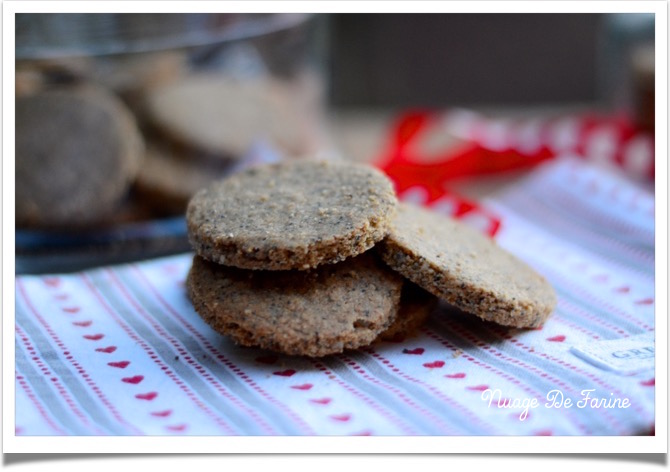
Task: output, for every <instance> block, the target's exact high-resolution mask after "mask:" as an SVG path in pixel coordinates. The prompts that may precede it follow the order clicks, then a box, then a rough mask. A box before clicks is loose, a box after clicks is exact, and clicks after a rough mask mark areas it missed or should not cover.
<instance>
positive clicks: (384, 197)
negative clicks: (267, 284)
mask: <svg viewBox="0 0 670 472" xmlns="http://www.w3.org/2000/svg"><path fill="white" fill-rule="evenodd" d="M396 204H397V200H396V197H395V193H394V191H393V186H392V184H391V182H390V181H389V180H388V178H387V177H386V176H385V175H384V174H382V173H381V172H380V171H378V170H377V169H374V168H373V167H370V166H366V165H362V164H352V163H348V162H326V161H311V160H296V161H290V162H289V161H286V162H281V163H277V164H268V165H263V166H257V167H252V168H249V169H247V170H244V171H242V172H239V173H236V174H234V175H232V176H230V177H228V178H226V179H224V180H222V181H220V182H216V183H215V184H213V185H211V186H209V187H207V188H206V189H204V190H201V191H200V192H198V193H197V194H196V195H195V196H194V197H193V198H192V199H191V201H190V202H189V205H188V208H187V211H186V219H187V225H188V235H189V240H190V242H191V245H192V246H193V248H194V249H195V251H196V252H197V253H198V254H199V255H201V256H202V257H204V258H206V259H209V260H211V261H214V262H218V263H220V264H226V265H232V266H235V267H240V268H243V269H261V270H288V269H298V270H306V269H310V268H313V267H316V266H318V265H320V264H326V263H335V262H339V261H342V260H344V259H346V258H347V257H351V256H355V255H358V254H361V253H363V252H365V251H367V250H368V249H370V248H371V247H372V246H373V245H374V244H375V243H377V242H379V241H381V240H382V239H383V238H384V237H385V236H386V234H387V232H388V226H389V224H390V220H391V218H393V215H394V214H395V208H396Z"/></svg>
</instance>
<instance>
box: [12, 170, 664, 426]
mask: <svg viewBox="0 0 670 472" xmlns="http://www.w3.org/2000/svg"><path fill="white" fill-rule="evenodd" d="M483 204H484V206H485V207H486V208H487V209H488V210H489V211H491V212H493V213H495V214H497V215H498V217H499V218H500V221H501V222H502V224H501V226H500V228H499V230H498V232H497V235H496V239H497V241H498V242H499V244H500V245H501V246H503V247H505V248H507V249H508V250H510V251H511V252H513V253H515V254H517V255H518V256H519V257H520V258H522V259H524V260H526V261H527V262H528V263H529V264H530V265H532V266H533V267H535V268H536V269H537V270H538V271H539V272H540V273H542V274H544V275H545V276H546V277H547V278H548V279H549V280H550V282H551V283H552V284H553V286H554V287H555V288H556V291H557V293H558V297H559V302H558V306H557V309H556V311H555V313H554V314H553V316H552V318H550V319H549V321H548V322H547V323H546V324H545V326H544V327H543V328H542V329H537V330H518V329H507V328H502V327H498V326H496V325H494V324H490V323H485V322H483V321H479V320H478V319H476V318H475V317H472V316H468V315H466V314H463V313H460V312H457V311H455V310H453V309H451V308H449V307H447V306H441V307H440V308H439V309H438V310H436V312H435V313H434V314H433V315H432V316H431V318H430V320H429V322H428V323H427V325H426V326H425V327H424V328H422V329H421V331H420V332H419V333H418V334H417V335H416V336H414V337H411V338H408V339H406V340H404V341H402V342H384V343H380V344H376V345H373V346H371V347H369V348H365V349H361V350H359V351H355V352H347V353H345V354H342V355H336V356H332V357H327V358H323V359H318V360H310V359H306V358H290V357H285V356H280V355H275V354H273V353H270V352H267V351H262V350H258V349H253V348H241V347H237V346H235V345H234V344H232V343H231V342H230V341H229V340H228V339H226V338H224V337H221V336H219V335H217V334H216V333H214V332H213V331H212V330H211V329H210V328H209V327H208V326H206V325H205V324H204V323H203V322H202V321H201V320H200V318H199V317H198V316H197V314H196V313H195V312H194V311H193V308H192V307H191V305H190V303H189V301H188V300H187V298H186V295H185V289H184V278H185V275H186V273H187V270H188V268H189V265H190V262H191V257H192V255H191V254H183V255H178V256H173V257H169V258H163V259H158V260H152V261H147V262H141V263H136V264H130V265H122V266H114V267H105V268H100V269H96V270H91V271H87V272H82V273H76V274H70V275H49V276H21V277H17V281H16V384H15V399H16V401H15V405H16V412H15V413H16V425H15V427H16V434H17V435H264V436H266V435H404V436H409V435H632V434H646V433H648V432H649V431H650V430H651V429H652V428H653V424H654V390H655V389H654V373H653V370H651V371H650V370H646V371H642V372H639V373H636V374H633V375H621V374H618V373H615V372H612V371H607V370H603V369H601V368H599V367H597V366H595V365H593V364H591V363H589V362H587V361H585V360H583V359H582V358H581V357H578V356H576V355H575V354H573V353H572V351H571V347H573V346H583V345H587V346H588V345H595V344H597V343H599V342H601V341H605V340H615V339H622V338H628V337H633V336H636V335H641V334H645V333H653V331H654V200H653V196H651V195H649V194H646V193H643V192H641V191H638V190H636V189H635V188H634V187H632V186H630V185H629V184H628V183H626V182H624V181H622V180H619V179H618V178H615V177H613V176H610V175H608V174H605V173H603V172H601V171H599V170H597V169H596V168H594V167H591V166H590V165H588V164H586V163H584V162H583V161H578V160H571V159H561V160H556V161H551V162H550V163H548V164H545V165H543V166H541V167H539V168H538V169H537V170H536V171H534V172H533V173H532V175H531V176H530V177H529V178H528V179H527V180H525V181H524V182H522V183H521V184H520V185H518V186H515V187H514V188H513V189H512V190H510V191H508V192H506V193H504V194H502V195H499V196H497V197H496V198H495V199H491V200H487V201H484V202H483ZM584 390H592V392H591V393H590V395H591V396H592V397H598V398H606V399H610V400H611V399H617V398H618V399H622V398H626V399H628V400H629V406H628V407H627V408H623V407H618V408H617V407H614V408H606V407H602V406H601V407H600V408H595V407H591V406H586V407H584V408H580V407H577V406H572V407H570V408H567V407H565V404H563V405H557V404H556V403H554V405H553V406H551V407H550V406H549V405H548V400H547V396H548V395H552V396H553V397H552V398H554V397H556V396H558V395H559V394H560V395H561V396H562V397H563V398H564V399H566V398H570V399H572V400H573V401H574V402H575V403H576V402H577V401H578V400H580V399H581V398H582V391H584ZM496 391H497V392H499V394H498V398H499V399H502V400H503V401H502V402H501V405H502V406H500V405H499V402H498V401H497V399H498V398H497V399H496V401H494V402H492V403H489V401H487V400H486V398H487V397H486V395H487V394H490V393H492V392H496ZM551 392H553V393H551ZM533 399H535V401H536V403H537V405H536V406H534V407H529V408H528V409H527V414H524V410H525V407H524V402H525V405H529V404H530V403H531V402H532V400H533ZM506 405H507V406H506ZM619 406H621V405H620V404H619Z"/></svg>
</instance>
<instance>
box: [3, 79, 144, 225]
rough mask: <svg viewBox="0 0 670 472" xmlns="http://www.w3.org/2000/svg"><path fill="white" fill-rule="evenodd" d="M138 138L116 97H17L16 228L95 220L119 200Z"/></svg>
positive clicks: (73, 92)
mask: <svg viewBox="0 0 670 472" xmlns="http://www.w3.org/2000/svg"><path fill="white" fill-rule="evenodd" d="M143 148H144V145H143V140H142V137H141V135H140V133H139V131H138V129H137V126H136V124H135V120H134V117H133V116H132V115H131V114H130V112H129V111H128V110H127V109H126V108H125V106H124V105H123V104H122V103H121V102H120V101H119V100H118V99H116V98H115V97H114V96H112V95H110V94H107V93H105V92H103V91H101V90H98V89H93V88H85V87H69V88H60V89H51V90H47V91H44V92H40V93H36V94H33V95H28V96H24V97H17V99H16V224H17V226H33V227H52V226H54V227H55V226H57V227H75V226H84V225H88V224H91V223H96V222H99V221H100V220H102V219H103V218H105V217H106V216H108V215H109V214H110V213H111V212H112V211H113V210H114V209H115V207H116V206H117V205H118V204H119V203H120V202H121V201H122V200H123V198H124V196H125V195H126V192H127V190H128V189H129V187H130V184H131V182H132V181H133V180H134V178H135V175H136V174H137V171H138V169H139V166H140V162H141V158H142V155H143Z"/></svg>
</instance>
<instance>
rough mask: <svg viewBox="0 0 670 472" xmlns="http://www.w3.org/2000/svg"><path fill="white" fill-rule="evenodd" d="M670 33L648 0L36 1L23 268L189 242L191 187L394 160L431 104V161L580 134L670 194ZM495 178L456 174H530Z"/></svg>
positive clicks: (29, 47)
mask: <svg viewBox="0 0 670 472" xmlns="http://www.w3.org/2000/svg"><path fill="white" fill-rule="evenodd" d="M653 40H654V16H653V14H643V13H639V14H333V15H309V14H17V16H16V67H15V71H16V88H15V90H16V104H17V115H16V118H17V119H16V142H17V146H16V163H17V175H16V179H17V180H16V184H17V191H16V192H17V193H16V196H17V202H16V225H17V255H20V256H21V259H20V261H17V271H39V270H44V269H51V268H54V267H72V268H73V269H74V268H78V267H80V266H82V265H90V264H92V263H102V262H106V261H107V260H113V261H117V260H120V259H122V258H123V257H125V258H137V257H138V256H142V257H150V256H152V255H158V254H164V253H169V252H175V251H178V250H185V249H188V245H187V242H186V241H185V238H184V221H183V214H184V212H185V209H186V205H187V204H188V200H189V198H190V197H191V196H192V195H193V193H195V192H196V191H197V190H198V189H200V188H202V187H204V186H206V185H208V184H209V183H210V182H211V181H213V180H215V179H218V178H222V177H225V176H226V175H228V174H230V173H231V172H236V171H238V170H240V169H242V168H244V167H246V166H249V165H253V164H255V163H259V162H273V161H278V160H282V159H299V158H317V159H352V160H356V161H363V162H369V163H373V164H375V165H379V166H380V167H382V168H384V165H387V168H386V170H388V162H386V164H383V162H384V160H385V159H387V158H388V157H389V156H388V155H387V154H388V152H387V151H388V149H387V148H388V143H389V142H390V140H391V138H392V136H393V132H394V131H393V130H394V129H395V128H394V127H397V124H398V123H399V122H400V123H403V119H407V116H408V115H407V114H408V113H409V112H411V111H416V110H422V111H423V112H424V113H426V112H429V113H430V117H431V119H432V120H433V121H439V122H440V123H441V124H440V125H439V126H433V128H431V131H430V132H429V133H423V134H422V135H421V138H420V139H418V142H417V143H414V146H415V148H416V149H420V150H422V152H415V155H413V156H412V158H413V159H418V157H421V158H426V157H428V158H430V159H433V160H435V156H437V158H439V159H441V161H440V162H443V161H444V162H446V161H448V160H449V159H450V158H451V157H453V156H457V157H459V158H461V159H464V156H465V154H463V152H461V151H462V150H463V149H466V148H467V149H469V150H470V151H471V150H472V147H473V146H476V147H478V149H479V150H480V151H481V150H486V151H487V153H482V152H478V153H477V154H476V155H477V156H479V157H478V158H481V157H482V156H484V157H486V156H488V157H490V156H491V155H495V156H498V157H500V158H501V161H500V162H505V163H510V162H517V161H518V158H519V156H521V157H524V158H526V162H532V163H537V162H539V161H541V160H543V159H546V158H549V157H551V156H553V155H555V154H556V153H557V152H558V147H557V146H558V145H556V142H558V141H560V142H562V143H565V141H566V139H567V140H568V141H570V139H572V141H574V146H573V148H572V149H571V152H577V151H579V152H581V153H582V154H588V155H590V156H594V161H596V162H600V163H603V164H608V165H610V167H612V168H615V169H618V171H620V172H622V173H623V174H624V175H628V176H630V177H631V178H633V179H635V180H636V181H638V182H640V183H641V184H642V185H645V186H646V188H647V189H650V190H651V191H653V140H652V141H648V140H647V141H645V140H640V139H638V137H639V136H640V135H642V134H644V133H646V135H647V136H651V137H652V138H653V131H654V124H655V122H654V96H655V95H654V45H653ZM421 116H423V117H424V118H425V116H428V115H421ZM435 117H439V120H435V119H434V118H435ZM445 117H446V118H445ZM585 117H586V118H585ZM414 118H416V117H414ZM443 118H444V119H443ZM96 120H97V121H96ZM445 120H446V121H445ZM566 120H567V121H566ZM410 122H411V120H410ZM558 122H560V125H561V126H558V125H556V126H554V127H553V128H552V126H553V125H554V124H556V123H558ZM95 123H98V124H97V125H96V124H95ZM102 123H104V125H103V124H102ZM473 123H474V125H473ZM466 124H467V125H468V126H470V128H468V126H466ZM568 125H569V126H568ZM570 126H572V128H570ZM559 128H560V129H559ZM473 129H476V130H478V131H477V133H479V134H477V133H474V132H473V131H472V130H473ZM482 129H483V130H486V131H485V132H483V135H482V131H481V130H482ZM566 129H567V130H568V131H566ZM575 129H576V130H577V131H574V130H575ZM521 130H523V136H521V134H519V135H517V134H518V133H521ZM547 130H549V131H547ZM570 130H572V131H570ZM570 132H572V133H573V134H570ZM473 133H474V134H473ZM514 133H517V134H514ZM552 133H553V134H552ZM561 133H562V134H561ZM566 133H567V135H566ZM589 133H591V134H589ZM554 135H555V136H554ZM552 136H553V138H552ZM556 136H558V137H556ZM566 136H567V138H566ZM522 138H523V139H522ZM554 138H555V139H554ZM552 139H553V141H552ZM543 140H544V141H543ZM547 140H548V141H547ZM522 141H523V143H525V144H524V145H523V146H516V147H515V146H513V145H512V144H509V143H513V142H519V143H521V142H522ZM501 142H502V143H503V144H502V145H501V144H500V143H501ZM528 142H531V143H537V145H536V146H535V144H533V145H528ZM650 142H651V145H650V144H649V143H650ZM100 143H106V145H105V146H104V148H105V151H104V152H102V151H101V150H100V147H101V146H100ZM128 143H133V144H132V146H131V145H129V144H128ZM629 144H630V145H629ZM468 146H469V147H468ZM524 146H525V147H524ZM529 146H530V147H529ZM533 146H535V147H536V149H535V150H531V151H532V152H531V151H528V149H530V148H532V147H533ZM650 146H651V147H650ZM559 147H560V146H559ZM522 148H523V149H522ZM561 149H562V150H565V146H564V147H563V148H561ZM650 149H651V150H650ZM424 151H425V152H424ZM512 151H513V152H512ZM459 153H460V154H459ZM524 153H526V154H528V153H530V154H528V155H525V154H524ZM533 153H535V154H533ZM468 155H469V156H475V154H473V153H470V154H468ZM417 156H418V157H417ZM529 156H530V158H529ZM396 157H398V156H396ZM488 157H487V158H488ZM404 158H407V156H404ZM470 158H471V159H475V158H474V157H470ZM430 159H429V160H430ZM514 159H516V161H514ZM515 165H516V164H515ZM505 166H507V164H505V165H503V166H497V168H498V169H500V168H502V167H505ZM650 166H651V170H650ZM507 167H509V166H507ZM517 167H518V166H517ZM62 169H68V170H67V172H63V171H62ZM489 170H490V169H489ZM508 170H511V171H515V170H516V171H526V170H528V168H526V167H519V168H515V167H514V166H511V167H509V169H508ZM517 173H518V172H517ZM481 174H482V175H480V176H479V177H480V178H478V179H475V180H472V179H470V180H461V181H459V182H454V184H453V187H454V188H455V189H456V191H457V192H461V193H463V194H465V196H467V197H469V198H474V199H478V198H482V197H483V196H486V195H487V193H489V192H491V191H495V190H496V189H497V188H498V187H499V186H500V185H501V184H504V185H509V184H510V183H513V181H514V180H513V177H514V175H515V174H514V172H507V173H505V174H504V175H502V176H501V175H498V174H499V173H498V172H495V173H494V172H489V171H485V172H482V173H481ZM493 174H496V175H493ZM101 254H104V255H105V258H103V257H102V256H101ZM77 261H79V262H78V263H77Z"/></svg>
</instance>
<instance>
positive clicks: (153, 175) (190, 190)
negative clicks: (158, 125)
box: [135, 143, 230, 215]
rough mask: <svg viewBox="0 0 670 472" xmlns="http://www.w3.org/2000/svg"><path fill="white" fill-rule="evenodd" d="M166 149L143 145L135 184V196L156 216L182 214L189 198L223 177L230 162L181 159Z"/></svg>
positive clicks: (173, 151) (172, 151) (168, 148)
mask: <svg viewBox="0 0 670 472" xmlns="http://www.w3.org/2000/svg"><path fill="white" fill-rule="evenodd" d="M178 152H179V151H178V150H177V151H175V150H173V149H171V148H170V147H169V146H165V145H163V146H160V145H156V144H151V143H148V144H147V151H146V154H145V155H144V161H143V163H142V168H141V169H140V172H139V174H138V176H137V180H136V181H135V190H136V191H137V193H138V195H139V196H140V197H141V198H142V199H144V200H145V201H146V202H147V203H148V204H149V205H151V206H152V207H153V208H154V209H155V210H156V211H157V212H158V213H160V214H182V215H183V214H184V212H185V211H186V206H187V205H188V202H189V200H190V199H191V197H193V195H195V194H196V193H197V192H198V191H199V190H201V189H203V188H205V187H207V186H208V185H210V184H211V183H212V182H214V181H215V180H218V179H221V178H223V177H224V176H225V175H227V174H228V171H229V170H230V163H228V164H226V163H225V161H221V162H219V163H218V165H216V164H215V163H213V162H211V161H204V160H198V159H181V158H179V157H177V156H175V154H176V153H178Z"/></svg>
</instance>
